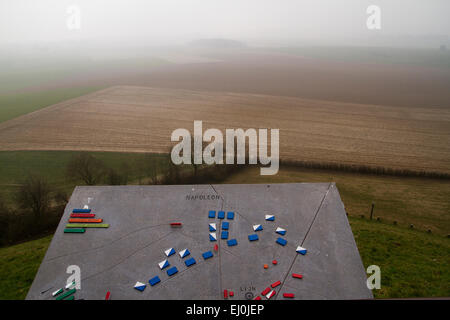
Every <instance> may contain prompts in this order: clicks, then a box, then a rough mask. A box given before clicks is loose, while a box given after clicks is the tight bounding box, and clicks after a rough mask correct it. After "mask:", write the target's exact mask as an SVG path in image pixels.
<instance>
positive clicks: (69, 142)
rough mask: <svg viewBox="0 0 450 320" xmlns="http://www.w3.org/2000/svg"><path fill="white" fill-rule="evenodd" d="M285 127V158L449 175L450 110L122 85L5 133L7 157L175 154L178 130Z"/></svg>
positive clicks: (7, 125)
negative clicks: (18, 153)
mask: <svg viewBox="0 0 450 320" xmlns="http://www.w3.org/2000/svg"><path fill="white" fill-rule="evenodd" d="M194 120H202V121H203V129H204V130H206V129H207V128H218V129H221V130H224V129H225V128H243V129H247V128H279V129H280V154H281V158H284V159H293V160H304V161H317V162H335V163H346V164H361V165H369V166H383V167H389V168H407V169H412V170H427V171H439V172H446V173H449V172H450V161H449V159H450V110H449V109H443V108H430V107H428V108H412V107H408V108H407V107H400V106H396V107H390V106H377V105H364V104H352V103H341V102H331V101H325V100H309V99H303V98H297V97H285V96H271V95H260V94H247V93H224V92H206V91H191V90H178V89H159V88H148V87H132V86H116V87H111V88H108V89H105V90H101V91H98V92H95V93H92V94H89V95H86V96H82V97H79V98H76V99H72V100H68V101H65V102H62V103H59V104H56V105H53V106H49V107H47V108H44V109H41V110H39V111H36V112H33V113H30V114H27V115H24V116H21V117H18V118H16V119H13V120H10V121H7V122H4V123H1V124H0V150H90V151H119V152H120V151H123V152H167V151H168V150H169V147H170V146H171V145H173V143H172V142H171V141H170V135H171V133H172V131H173V130H175V129H177V128H186V129H188V130H190V131H191V132H192V131H193V121H194Z"/></svg>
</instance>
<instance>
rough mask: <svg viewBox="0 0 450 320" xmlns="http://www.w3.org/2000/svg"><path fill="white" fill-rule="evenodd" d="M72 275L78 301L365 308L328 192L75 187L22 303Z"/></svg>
mask: <svg viewBox="0 0 450 320" xmlns="http://www.w3.org/2000/svg"><path fill="white" fill-rule="evenodd" d="M83 208H84V210H86V209H87V208H88V209H89V211H90V214H91V217H92V218H93V219H95V221H94V222H93V223H89V221H91V220H89V218H87V220H83V218H81V220H77V219H78V218H74V217H76V216H77V215H76V214H74V213H73V212H74V210H76V209H83ZM70 219H72V220H70ZM72 222H81V223H72ZM83 222H88V223H83ZM96 223H99V224H101V227H98V228H97V227H91V226H92V225H95V224H96ZM68 229H72V230H71V231H74V230H75V229H77V230H80V232H68V231H67V230H68ZM65 230H66V232H65ZM69 266H78V267H79V270H80V276H81V281H80V283H79V284H77V285H79V286H80V288H79V289H76V290H74V293H73V295H72V296H73V297H74V298H75V299H86V300H93V299H97V300H103V299H105V297H106V296H107V297H108V298H109V299H114V300H119V299H228V300H242V299H247V300H255V299H256V300H267V299H270V300H292V299H367V298H372V293H371V291H370V290H369V289H368V288H367V286H366V274H365V270H364V266H363V264H362V262H361V258H360V256H359V253H358V249H357V247H356V244H355V240H354V238H353V234H352V231H351V229H350V226H349V223H348V220H347V217H346V213H345V208H344V205H343V203H342V201H341V199H340V196H339V193H338V190H337V188H336V185H335V184H334V183H294V184H257V185H237V184H236V185H232V184H229V185H224V184H223V185H222V184H220V185H180V186H103V187H102V186H95V187H77V188H76V189H75V190H74V192H73V194H72V196H71V198H70V201H69V203H68V204H67V206H66V209H65V212H64V215H63V217H62V219H61V222H60V224H59V226H58V228H57V230H56V233H55V235H54V237H53V240H52V242H51V244H50V247H49V249H48V251H47V253H46V255H45V258H44V260H43V261H42V264H41V266H40V268H39V271H38V273H37V275H36V278H35V279H34V282H33V284H32V286H31V289H30V291H29V292H28V295H27V299H43V300H52V299H55V297H56V298H57V297H58V295H60V294H62V295H63V294H65V293H59V294H55V293H56V292H58V290H59V289H62V291H61V292H64V291H66V293H68V292H67V290H69V289H70V288H69V289H65V287H66V283H67V279H68V278H69V277H70V276H71V274H69V273H67V268H68V267H69ZM70 293H71V292H70ZM68 294H69V293H68Z"/></svg>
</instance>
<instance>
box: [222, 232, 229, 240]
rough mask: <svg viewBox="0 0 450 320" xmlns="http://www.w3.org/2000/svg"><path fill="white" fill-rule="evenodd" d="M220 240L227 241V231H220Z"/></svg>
mask: <svg viewBox="0 0 450 320" xmlns="http://www.w3.org/2000/svg"><path fill="white" fill-rule="evenodd" d="M220 238H221V239H228V231H222V235H221V236H220Z"/></svg>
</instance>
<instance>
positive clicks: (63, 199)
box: [55, 190, 69, 207]
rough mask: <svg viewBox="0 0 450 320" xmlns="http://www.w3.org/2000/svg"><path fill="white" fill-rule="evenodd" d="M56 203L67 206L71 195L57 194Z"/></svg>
mask: <svg viewBox="0 0 450 320" xmlns="http://www.w3.org/2000/svg"><path fill="white" fill-rule="evenodd" d="M55 202H56V204H57V205H60V206H64V207H65V206H66V205H67V203H68V202H69V195H68V194H67V193H66V192H65V191H62V190H60V191H58V192H56V194H55Z"/></svg>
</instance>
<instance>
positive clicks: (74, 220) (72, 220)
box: [69, 218, 103, 223]
mask: <svg viewBox="0 0 450 320" xmlns="http://www.w3.org/2000/svg"><path fill="white" fill-rule="evenodd" d="M102 222H103V219H91V218H70V219H69V223H102Z"/></svg>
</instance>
